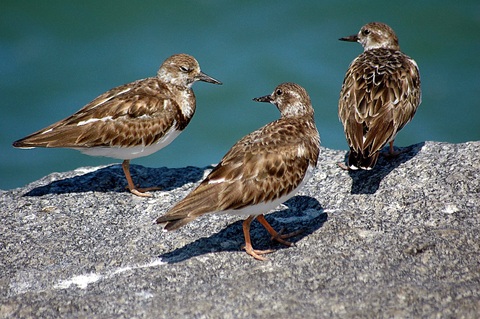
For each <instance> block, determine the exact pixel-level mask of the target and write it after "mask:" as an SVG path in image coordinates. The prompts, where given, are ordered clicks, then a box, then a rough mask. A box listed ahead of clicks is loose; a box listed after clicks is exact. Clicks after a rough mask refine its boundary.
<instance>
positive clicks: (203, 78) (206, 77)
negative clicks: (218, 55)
mask: <svg viewBox="0 0 480 319" xmlns="http://www.w3.org/2000/svg"><path fill="white" fill-rule="evenodd" d="M196 79H197V81H203V82H208V83H213V84H219V85H221V84H222V82H220V81H218V80H215V79H214V78H212V77H211V76H209V75H206V74H205V73H203V72H200V74H199V75H197V77H196Z"/></svg>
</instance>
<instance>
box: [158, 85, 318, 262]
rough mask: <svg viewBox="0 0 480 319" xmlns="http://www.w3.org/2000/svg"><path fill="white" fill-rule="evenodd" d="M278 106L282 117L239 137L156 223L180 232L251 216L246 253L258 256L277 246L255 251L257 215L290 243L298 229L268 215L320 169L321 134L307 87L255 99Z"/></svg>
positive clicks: (246, 223) (288, 87)
mask: <svg viewBox="0 0 480 319" xmlns="http://www.w3.org/2000/svg"><path fill="white" fill-rule="evenodd" d="M254 100H255V101H258V102H269V103H272V104H274V105H276V106H277V108H278V110H279V111H280V114H281V118H280V119H278V120H276V121H274V122H271V123H269V124H267V125H265V126H263V127H262V128H260V129H258V130H256V131H254V132H252V133H250V134H248V135H247V136H245V137H243V138H242V139H241V140H240V141H238V142H237V143H236V144H235V145H233V147H232V148H231V149H230V150H229V151H228V152H227V154H226V155H225V156H224V157H223V158H222V160H221V161H220V163H219V164H218V165H217V166H216V167H215V168H214V169H213V170H212V172H210V174H209V175H208V176H207V177H206V178H205V179H204V180H203V181H202V182H201V183H200V185H198V187H196V188H195V189H194V190H193V191H192V192H191V193H190V194H188V195H187V196H186V197H185V198H184V199H183V200H181V201H180V202H178V203H177V204H176V205H175V206H173V208H171V209H170V210H169V211H168V212H167V213H166V214H165V215H163V216H161V217H159V218H158V219H157V220H156V223H158V224H162V225H163V227H164V229H165V230H175V229H178V228H179V227H181V226H183V225H185V224H187V223H188V222H190V221H192V220H194V219H195V218H197V217H200V216H202V215H205V214H210V213H225V214H238V215H242V216H248V217H247V218H246V220H245V221H244V222H243V233H244V237H245V247H244V248H245V250H246V252H247V253H248V254H249V255H251V256H253V257H254V258H255V259H258V260H265V259H266V258H265V257H264V256H262V255H264V254H266V253H270V252H272V250H255V249H253V247H252V244H251V240H250V224H251V223H252V221H253V220H254V219H257V220H258V221H259V222H260V223H261V224H262V225H263V226H264V227H265V228H266V230H267V231H268V232H269V233H270V234H271V235H272V238H273V239H274V240H276V241H278V242H280V243H282V244H284V245H288V246H290V245H292V244H291V243H290V242H288V241H286V240H285V239H286V238H288V237H291V236H293V235H296V234H298V232H295V233H291V234H285V235H281V234H280V233H278V232H276V231H275V230H274V229H273V228H272V226H270V224H269V223H268V222H267V220H266V219H265V217H264V214H265V213H267V212H269V211H270V210H272V209H275V208H276V207H277V206H278V205H280V204H281V203H283V202H285V201H287V200H288V199H289V198H291V197H293V196H294V195H295V194H296V193H297V192H298V191H299V189H301V188H302V186H303V185H304V184H305V183H306V181H307V180H308V179H309V178H310V177H311V176H312V174H313V170H314V169H315V167H316V164H317V159H318V154H319V147H320V136H319V134H318V131H317V128H316V126H315V121H314V117H313V116H314V111H313V107H312V105H311V102H310V97H309V96H308V94H307V92H306V91H305V89H304V88H302V87H301V86H299V85H298V84H294V83H283V84H280V85H279V86H277V87H276V88H275V90H274V91H273V93H272V94H270V95H266V96H263V97H259V98H255V99H254Z"/></svg>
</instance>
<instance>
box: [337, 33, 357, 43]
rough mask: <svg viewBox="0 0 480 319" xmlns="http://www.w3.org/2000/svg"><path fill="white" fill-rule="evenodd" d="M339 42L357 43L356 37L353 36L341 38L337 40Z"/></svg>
mask: <svg viewBox="0 0 480 319" xmlns="http://www.w3.org/2000/svg"><path fill="white" fill-rule="evenodd" d="M338 40H340V41H348V42H357V41H358V35H356V34H354V35H350V36H348V37H343V38H340V39H338Z"/></svg>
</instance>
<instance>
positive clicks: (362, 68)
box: [338, 22, 421, 170]
mask: <svg viewBox="0 0 480 319" xmlns="http://www.w3.org/2000/svg"><path fill="white" fill-rule="evenodd" d="M340 40H342V41H350V42H359V43H360V44H361V45H362V46H363V48H364V52H363V53H361V54H360V55H359V56H358V57H356V58H355V59H354V60H353V61H352V63H351V64H350V66H349V68H348V70H347V73H346V74H345V78H344V80H343V85H342V89H341V92H340V99H339V102H338V116H339V118H340V121H341V122H342V124H343V127H344V131H345V136H346V138H347V142H348V145H349V147H350V153H349V156H348V163H347V165H346V166H343V168H345V169H354V170H355V169H359V168H360V169H366V170H368V169H372V168H373V167H374V166H375V164H376V162H377V160H378V156H379V154H380V150H381V149H382V148H383V147H384V146H385V145H386V144H387V143H390V148H389V154H390V155H396V154H397V153H396V152H395V151H394V148H393V142H394V140H395V137H396V136H397V133H398V132H399V131H400V130H401V129H402V128H403V127H404V126H405V125H406V124H407V123H408V122H410V120H411V119H412V118H413V116H414V115H415V112H416V110H417V108H418V106H419V104H420V103H421V89H420V74H419V70H418V66H417V64H416V62H415V61H414V60H413V59H412V58H410V57H409V56H407V55H405V54H404V53H402V52H401V51H400V46H399V44H398V38H397V36H396V35H395V32H394V31H393V30H392V29H391V28H390V27H389V26H388V25H386V24H384V23H379V22H372V23H368V24H366V25H364V26H363V27H362V28H361V29H360V31H359V32H358V34H356V35H352V36H348V37H344V38H341V39H340ZM342 165H343V164H342Z"/></svg>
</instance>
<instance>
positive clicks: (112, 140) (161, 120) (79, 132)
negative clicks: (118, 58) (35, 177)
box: [13, 54, 222, 197]
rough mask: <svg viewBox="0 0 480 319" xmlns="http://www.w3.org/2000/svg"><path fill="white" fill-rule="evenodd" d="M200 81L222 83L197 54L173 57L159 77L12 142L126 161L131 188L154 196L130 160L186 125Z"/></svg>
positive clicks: (158, 145) (118, 91) (166, 140)
mask: <svg viewBox="0 0 480 319" xmlns="http://www.w3.org/2000/svg"><path fill="white" fill-rule="evenodd" d="M196 81H204V82H209V83H215V84H222V83H221V82H219V81H217V80H215V79H214V78H212V77H210V76H208V75H206V74H205V73H203V72H202V71H201V70H200V66H199V64H198V62H197V60H195V58H194V57H192V56H190V55H187V54H175V55H172V56H171V57H169V58H168V59H166V60H165V61H164V62H163V64H162V65H161V66H160V69H159V70H158V73H157V76H156V77H150V78H146V79H142V80H138V81H135V82H132V83H128V84H125V85H122V86H118V87H116V88H113V89H111V90H110V91H107V92H106V93H104V94H102V95H100V96H99V97H97V98H96V99H94V100H93V101H91V102H90V103H88V104H87V105H85V106H84V107H83V108H82V109H81V110H79V111H78V112H76V113H75V114H73V115H71V116H69V117H67V118H66V119H64V120H61V121H59V122H57V123H54V124H52V125H50V126H48V127H46V128H44V129H42V130H40V131H38V132H36V133H33V134H31V135H29V136H27V137H24V138H22V139H20V140H18V141H16V142H14V143H13V146H14V147H19V148H34V147H63V148H72V149H76V150H79V151H81V152H82V153H85V154H88V155H92V156H106V157H112V158H117V159H122V160H123V163H122V168H123V172H124V173H125V177H126V178H127V182H128V189H129V190H130V192H132V193H133V194H135V195H138V196H144V197H146V196H151V195H150V194H149V193H146V192H145V191H147V189H140V188H136V186H135V184H134V183H133V181H132V177H131V175H130V160H131V159H134V158H138V157H143V156H147V155H150V154H153V153H155V152H156V151H158V150H160V149H162V148H164V147H165V146H167V145H168V144H170V143H171V142H172V141H173V140H174V139H175V138H176V137H177V136H178V135H179V134H180V133H181V132H182V131H183V130H184V129H185V127H186V126H187V125H188V123H189V122H190V119H191V118H192V116H193V114H194V113H195V107H196V106H195V104H196V103H195V94H194V93H193V90H192V89H191V87H192V85H193V83H194V82H196ZM150 189H155V188H150Z"/></svg>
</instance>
